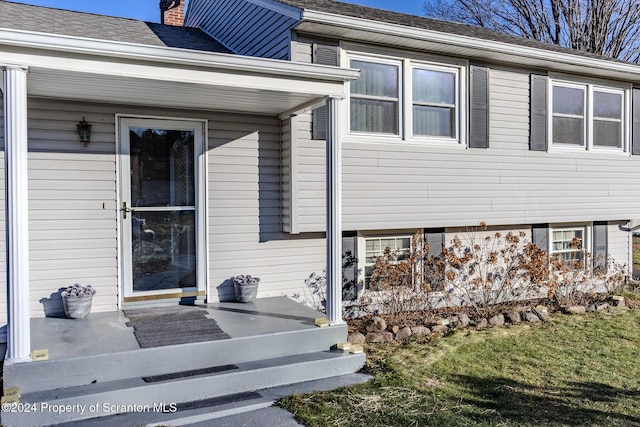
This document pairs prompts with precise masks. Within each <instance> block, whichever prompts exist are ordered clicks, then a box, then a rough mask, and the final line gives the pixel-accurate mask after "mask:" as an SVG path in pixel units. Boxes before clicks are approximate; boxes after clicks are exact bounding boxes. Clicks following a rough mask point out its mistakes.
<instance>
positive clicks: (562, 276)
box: [548, 239, 629, 306]
mask: <svg viewBox="0 0 640 427" xmlns="http://www.w3.org/2000/svg"><path fill="white" fill-rule="evenodd" d="M579 245H580V242H579V240H578V239H574V241H572V242H571V247H573V248H579ZM595 261H596V262H594V260H593V259H592V256H591V254H590V253H588V252H586V253H584V254H580V256H577V255H576V256H573V257H572V258H568V259H567V258H562V257H557V256H555V257H551V259H550V264H551V268H550V275H549V276H550V277H549V284H548V288H549V298H553V299H554V300H555V301H556V302H557V303H558V305H560V306H572V305H586V304H587V303H588V302H589V301H592V300H594V299H598V297H599V296H608V295H612V294H614V293H617V292H619V291H620V290H622V289H623V288H624V287H625V285H626V284H627V282H628V280H629V275H628V269H627V267H626V265H623V264H620V263H617V262H615V260H614V259H613V258H612V257H611V256H609V257H607V262H606V268H598V267H595V266H597V265H600V264H601V263H600V262H598V261H599V260H595Z"/></svg>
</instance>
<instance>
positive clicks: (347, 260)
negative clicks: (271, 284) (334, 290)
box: [291, 250, 362, 313]
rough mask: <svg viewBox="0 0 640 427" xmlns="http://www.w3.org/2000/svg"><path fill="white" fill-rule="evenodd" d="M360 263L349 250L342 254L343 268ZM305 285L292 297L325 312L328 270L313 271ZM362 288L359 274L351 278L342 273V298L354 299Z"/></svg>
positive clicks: (345, 299) (346, 299) (349, 267)
mask: <svg viewBox="0 0 640 427" xmlns="http://www.w3.org/2000/svg"><path fill="white" fill-rule="evenodd" d="M356 265H358V258H356V256H355V255H354V254H353V253H352V252H351V251H350V250H349V251H346V252H345V253H343V254H342V269H343V270H344V269H351V268H353V267H354V266H356ZM304 284H305V287H304V288H303V290H302V294H297V293H296V294H293V295H292V296H291V297H292V298H293V299H294V300H296V301H298V302H299V303H301V304H304V305H306V306H307V307H311V308H313V309H314V310H316V311H319V312H322V313H325V312H326V310H327V307H326V306H327V270H326V269H324V270H322V273H321V274H318V273H316V272H313V273H311V274H310V275H309V277H307V278H306V279H305V281H304ZM361 288H362V283H360V282H359V281H358V276H357V275H356V277H354V278H352V279H349V278H347V277H345V276H344V275H342V300H343V301H353V300H355V299H357V297H358V293H359V291H360V290H361Z"/></svg>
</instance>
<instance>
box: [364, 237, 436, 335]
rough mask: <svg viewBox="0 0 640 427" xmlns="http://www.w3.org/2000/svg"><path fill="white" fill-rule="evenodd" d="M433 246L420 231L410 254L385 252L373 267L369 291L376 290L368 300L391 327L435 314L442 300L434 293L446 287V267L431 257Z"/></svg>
mask: <svg viewBox="0 0 640 427" xmlns="http://www.w3.org/2000/svg"><path fill="white" fill-rule="evenodd" d="M428 254H429V243H428V242H426V241H425V239H424V235H423V233H422V232H421V231H416V232H415V234H414V235H413V237H412V239H411V249H410V250H408V251H403V252H399V251H392V250H391V249H390V248H388V247H387V248H385V250H384V252H383V254H382V256H379V257H378V258H377V259H376V261H375V263H374V265H373V274H372V275H371V279H370V283H369V288H370V289H373V290H376V291H377V292H375V293H373V292H372V293H369V295H368V296H367V297H365V299H366V300H367V301H368V302H370V303H373V304H377V305H378V306H379V307H380V310H379V311H380V312H381V313H383V314H384V315H385V316H386V317H387V318H388V319H389V321H390V322H391V323H395V324H399V323H402V322H403V320H406V319H407V318H410V317H412V316H413V313H415V312H416V311H425V310H431V309H432V308H433V307H434V306H435V305H437V304H438V303H439V302H440V301H441V300H442V298H441V297H440V298H439V299H438V298H437V297H436V298H433V297H432V295H431V291H432V290H433V289H437V288H440V287H441V286H442V280H443V278H444V266H445V263H444V261H443V260H442V259H441V257H433V256H429V255H428Z"/></svg>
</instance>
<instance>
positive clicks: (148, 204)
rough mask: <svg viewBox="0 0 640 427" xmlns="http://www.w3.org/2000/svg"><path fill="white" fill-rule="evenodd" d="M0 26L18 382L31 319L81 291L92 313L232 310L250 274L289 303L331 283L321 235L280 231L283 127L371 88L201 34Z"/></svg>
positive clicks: (3, 9)
mask: <svg viewBox="0 0 640 427" xmlns="http://www.w3.org/2000/svg"><path fill="white" fill-rule="evenodd" d="M0 15H2V17H3V19H2V23H1V24H0V50H1V52H2V53H1V55H0V58H1V59H0V68H1V69H2V72H3V86H2V92H3V95H4V98H3V103H2V108H1V109H0V111H1V112H2V117H3V122H2V123H3V124H2V127H3V129H2V132H0V134H2V135H3V140H2V143H3V147H4V149H3V151H2V155H3V159H4V160H5V161H6V163H5V166H4V167H3V169H4V174H3V175H6V177H7V178H6V181H5V182H4V188H5V189H6V191H5V192H3V199H4V200H5V202H6V205H7V211H6V213H3V217H2V218H3V221H2V227H3V231H6V235H7V238H6V241H5V242H4V243H6V247H7V252H6V253H5V255H6V258H7V263H6V264H5V263H3V264H2V269H3V271H4V272H6V277H7V282H6V285H7V289H8V291H7V292H6V293H5V292H2V294H1V295H2V296H1V298H2V302H3V304H2V309H1V316H2V319H1V321H2V322H3V323H4V322H7V323H8V328H7V335H8V352H7V357H6V363H7V364H12V363H19V362H24V361H30V360H31V354H30V352H31V348H30V338H29V337H30V334H29V319H30V318H32V317H34V318H37V317H44V316H45V315H47V316H50V315H53V316H55V315H59V314H60V309H61V305H60V292H59V289H60V288H63V287H66V286H68V285H71V284H73V283H80V284H84V285H86V284H91V285H92V286H93V287H94V288H95V289H96V290H97V294H96V296H95V297H94V301H93V312H94V313H95V312H101V311H104V312H108V311H115V310H120V309H123V308H125V307H132V306H145V305H151V306H152V305H157V304H167V303H169V302H173V303H175V302H178V301H180V300H182V299H185V298H191V299H198V300H200V301H204V300H206V301H218V300H225V299H226V300H229V299H233V297H232V295H233V287H232V285H231V282H230V277H231V276H234V275H237V274H252V275H256V276H260V277H261V279H262V283H261V289H260V296H261V297H265V296H274V295H282V294H291V293H293V292H294V291H296V290H298V289H299V288H300V287H301V284H302V282H303V280H304V278H305V277H306V276H308V275H309V274H310V272H312V271H319V270H321V269H322V268H323V266H324V265H325V261H324V251H325V243H324V240H323V239H322V238H320V237H321V236H322V234H315V235H311V236H303V237H302V238H301V236H299V235H293V234H290V233H287V232H284V231H283V230H282V226H281V212H280V174H281V172H280V170H281V169H280V164H281V156H282V148H281V145H282V144H281V137H282V133H283V130H282V129H283V128H282V120H286V119H287V118H288V117H290V116H291V115H292V114H295V113H296V112H298V111H304V110H305V109H308V108H309V107H310V106H315V105H322V104H325V103H326V101H325V100H326V99H327V98H331V97H342V96H344V88H345V86H344V82H345V81H348V80H350V79H353V78H355V77H357V75H358V72H357V71H356V70H348V69H342V68H337V67H327V66H317V65H312V64H301V63H293V62H287V61H279V60H274V59H263V58H252V57H248V56H240V55H236V54H233V53H231V52H230V50H229V49H228V48H226V47H224V46H223V45H221V44H220V43H219V42H217V41H216V40H215V39H213V38H212V37H210V36H209V35H207V34H206V33H205V32H204V31H202V30H200V29H197V28H186V27H180V26H169V25H161V24H153V23H144V22H141V21H135V20H130V19H121V18H112V17H106V16H98V15H91V14H85V13H77V12H70V11H65V10H57V9H50V8H42V7H35V6H29V5H23V4H17V3H11V2H7V1H2V2H0ZM25 17H29V19H26V18H25ZM81 122H86V123H88V124H89V125H91V136H90V142H88V143H84V144H83V143H81V141H80V137H79V135H78V125H79V124H80V123H81ZM2 236H3V237H2V238H3V239H4V233H3V234H2ZM2 247H4V245H2ZM3 277H4V276H3ZM7 307H8V309H7ZM7 313H9V314H7Z"/></svg>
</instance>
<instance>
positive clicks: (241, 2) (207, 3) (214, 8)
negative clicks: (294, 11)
mask: <svg viewBox="0 0 640 427" xmlns="http://www.w3.org/2000/svg"><path fill="white" fill-rule="evenodd" d="M282 7H285V6H284V5H282ZM297 23H298V20H297V19H293V18H291V17H288V16H284V15H281V14H280V13H278V12H275V11H272V10H269V9H266V8H264V7H262V6H259V5H256V4H254V3H252V2H249V1H246V0H191V1H190V2H189V10H188V14H187V17H186V22H185V25H187V26H189V27H198V28H201V29H202V30H204V31H205V32H207V33H208V34H210V35H211V36H213V37H214V38H216V40H218V41H220V42H221V43H222V44H224V45H225V46H226V47H227V48H229V49H231V50H232V51H233V52H235V53H237V54H240V55H249V56H259V57H264V58H274V59H289V46H290V40H291V36H290V34H291V32H290V29H291V28H292V27H293V26H294V25H296V24H297Z"/></svg>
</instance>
